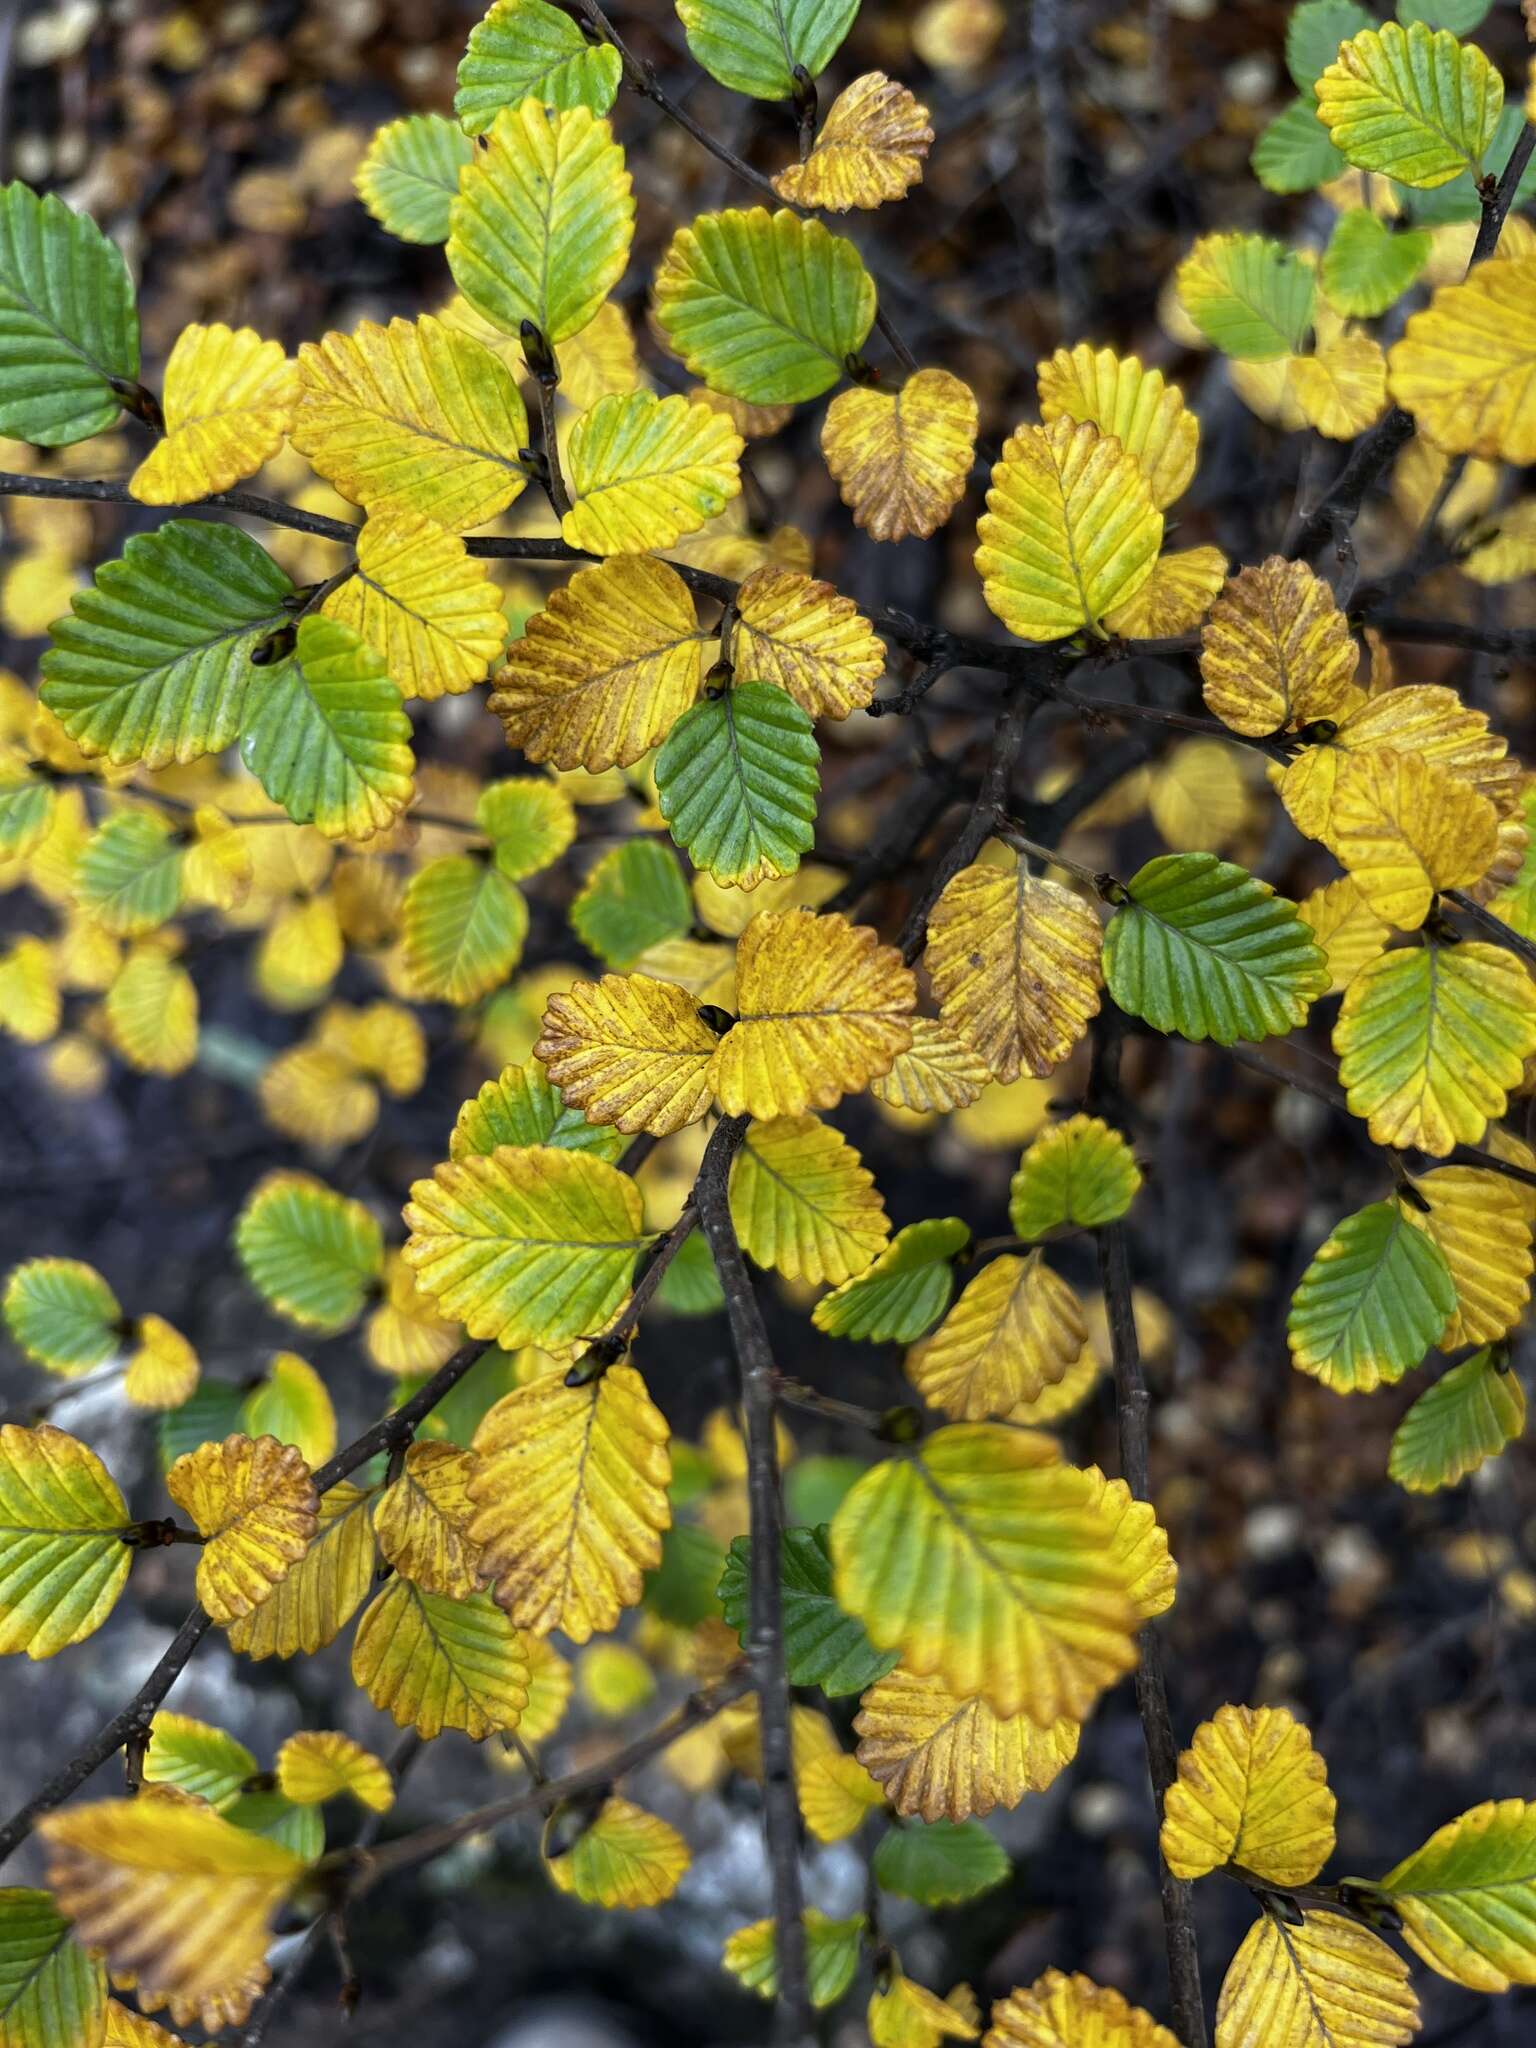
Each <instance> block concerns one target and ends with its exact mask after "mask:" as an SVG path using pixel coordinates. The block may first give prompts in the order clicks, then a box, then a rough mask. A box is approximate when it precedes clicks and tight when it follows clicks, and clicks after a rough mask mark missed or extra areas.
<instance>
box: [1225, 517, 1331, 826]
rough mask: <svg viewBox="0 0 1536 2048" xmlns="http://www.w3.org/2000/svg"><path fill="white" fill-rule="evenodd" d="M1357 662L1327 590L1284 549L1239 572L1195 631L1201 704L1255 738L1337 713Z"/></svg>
mask: <svg viewBox="0 0 1536 2048" xmlns="http://www.w3.org/2000/svg"><path fill="white" fill-rule="evenodd" d="M1357 661H1358V656H1357V654H1356V652H1355V643H1354V641H1353V640H1351V638H1350V636H1349V622H1348V620H1347V619H1346V618H1345V616H1344V614H1343V613H1342V612H1341V611H1340V610H1339V608H1338V605H1337V604H1336V603H1335V602H1334V596H1333V592H1332V591H1331V590H1330V589H1329V587H1328V585H1327V584H1326V583H1325V582H1324V581H1323V580H1322V578H1321V577H1320V576H1317V575H1314V574H1313V572H1312V571H1311V570H1310V569H1309V568H1308V567H1307V566H1306V564H1305V563H1304V562H1288V561H1286V559H1285V557H1284V556H1283V555H1271V556H1269V558H1268V559H1267V560H1266V561H1263V562H1260V563H1259V564H1258V565H1257V567H1255V568H1251V569H1242V570H1239V572H1238V573H1237V575H1236V576H1234V577H1233V578H1232V580H1231V581H1230V582H1229V583H1228V584H1227V586H1226V588H1225V590H1223V592H1222V594H1221V596H1220V597H1219V598H1218V599H1217V600H1216V603H1215V605H1214V607H1213V608H1212V611H1211V615H1210V617H1209V618H1208V619H1207V620H1206V622H1205V627H1204V630H1203V631H1202V633H1201V636H1200V677H1201V684H1202V689H1203V692H1204V696H1205V701H1206V703H1207V704H1208V705H1209V706H1210V708H1211V710H1212V711H1214V712H1215V714H1216V716H1217V717H1218V718H1219V719H1221V721H1222V722H1223V724H1225V725H1229V726H1231V728H1232V730H1233V731H1234V732H1241V733H1249V734H1252V735H1254V736H1256V737H1257V736H1262V735H1265V734H1268V733H1272V732H1281V731H1283V730H1285V729H1286V728H1287V727H1290V726H1300V725H1306V724H1308V723H1310V722H1311V721H1312V720H1313V719H1317V718H1336V717H1338V715H1339V714H1340V712H1341V711H1343V710H1346V709H1347V708H1348V706H1349V704H1350V701H1351V698H1352V697H1353V694H1354V677H1355V667H1356V663H1357ZM1302 829H1303V830H1305V829H1306V828H1305V827H1303V828H1302Z"/></svg>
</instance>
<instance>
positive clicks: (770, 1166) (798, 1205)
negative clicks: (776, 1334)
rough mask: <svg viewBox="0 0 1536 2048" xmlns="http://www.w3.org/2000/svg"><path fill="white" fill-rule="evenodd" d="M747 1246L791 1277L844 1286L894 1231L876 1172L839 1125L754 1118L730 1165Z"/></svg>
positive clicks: (734, 1215)
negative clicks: (757, 1121)
mask: <svg viewBox="0 0 1536 2048" xmlns="http://www.w3.org/2000/svg"><path fill="white" fill-rule="evenodd" d="M730 1205H731V1221H732V1222H733V1223H734V1225H735V1227H736V1235H737V1236H738V1238H739V1239H740V1240H741V1246H742V1249H743V1250H744V1251H745V1252H746V1253H747V1254H748V1255H749V1256H750V1257H751V1258H753V1259H755V1260H756V1261H757V1263H758V1265H760V1266H770V1267H773V1268H774V1269H775V1270H776V1271H778V1272H780V1273H782V1274H783V1275H784V1277H785V1278H786V1279H787V1280H805V1281H809V1282H811V1283H813V1284H814V1283H816V1282H819V1281H823V1280H825V1281H830V1282H831V1284H832V1285H833V1286H834V1287H836V1286H841V1284H842V1283H843V1281H845V1280H851V1279H852V1278H853V1276H854V1275H855V1274H856V1273H862V1272H863V1271H864V1268H865V1267H866V1266H867V1265H869V1263H870V1261H871V1260H872V1259H874V1258H876V1257H877V1256H878V1255H879V1253H880V1251H881V1249H882V1248H883V1246H884V1244H885V1242H886V1239H887V1238H888V1237H889V1236H890V1234H891V1225H890V1219H889V1217H888V1216H887V1215H886V1213H885V1204H884V1203H883V1202H882V1201H881V1199H880V1193H879V1190H878V1189H877V1188H876V1186H875V1177H874V1175H873V1174H872V1173H871V1172H870V1171H869V1169H868V1168H867V1167H866V1166H865V1165H864V1164H863V1162H862V1161H861V1160H860V1158H859V1155H858V1153H857V1152H856V1151H855V1150H854V1149H853V1147H852V1146H851V1145H850V1144H849V1143H848V1140H847V1139H846V1138H845V1137H844V1136H843V1134H842V1133H841V1131H835V1130H833V1129H832V1127H831V1125H830V1124H824V1123H822V1122H821V1120H820V1118H818V1117H814V1116H790V1117H781V1118H778V1119H776V1120H775V1121H773V1122H771V1123H753V1124H751V1125H750V1126H749V1127H748V1130H747V1135H746V1140H745V1142H744V1143H743V1145H742V1148H741V1150H740V1151H739V1152H738V1153H737V1155H736V1157H735V1159H734V1161H733V1162H732V1165H731V1179H730Z"/></svg>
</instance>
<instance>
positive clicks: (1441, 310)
mask: <svg viewBox="0 0 1536 2048" xmlns="http://www.w3.org/2000/svg"><path fill="white" fill-rule="evenodd" d="M1533 375H1536V255H1533V256H1522V257H1519V258H1516V259H1514V260H1513V261H1505V262H1500V263H1479V264H1478V265H1477V267H1476V269H1475V270H1473V271H1472V273H1471V275H1470V276H1469V277H1468V278H1467V279H1466V281H1465V282H1464V283H1462V284H1449V285H1442V286H1441V288H1440V290H1439V291H1437V292H1436V293H1435V295H1434V297H1433V299H1431V301H1430V303H1429V305H1428V306H1427V307H1426V308H1425V309H1424V311H1423V312H1421V313H1414V314H1411V315H1410V316H1409V320H1408V324H1407V326H1406V327H1405V328H1404V329H1403V335H1402V339H1401V340H1400V341H1398V342H1396V343H1395V344H1394V345H1393V348H1392V352H1391V354H1390V355H1389V356H1388V358H1387V383H1388V388H1389V389H1390V391H1391V393H1392V397H1393V398H1394V400H1395V401H1396V402H1397V404H1399V405H1400V406H1402V407H1403V409H1404V411H1406V412H1410V413H1412V414H1413V417H1414V421H1415V424H1416V425H1417V426H1418V429H1419V431H1420V433H1422V434H1424V435H1425V436H1426V437H1427V438H1428V439H1429V440H1430V441H1432V442H1433V443H1434V444H1435V446H1436V447H1437V448H1440V449H1442V450H1444V452H1445V453H1446V454H1448V455H1478V456H1482V457H1484V458H1485V459H1487V460H1488V461H1490V462H1500V461H1502V462H1513V463H1526V462H1536V406H1533V405H1532V404H1531V402H1530V393H1531V379H1532V376H1533Z"/></svg>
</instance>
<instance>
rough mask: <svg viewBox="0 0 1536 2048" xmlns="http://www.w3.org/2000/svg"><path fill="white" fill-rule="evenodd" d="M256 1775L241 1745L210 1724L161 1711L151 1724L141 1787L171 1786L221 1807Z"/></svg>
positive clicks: (254, 1765)
mask: <svg viewBox="0 0 1536 2048" xmlns="http://www.w3.org/2000/svg"><path fill="white" fill-rule="evenodd" d="M255 1775H256V1759H255V1757H253V1756H252V1755H251V1752H250V1751H249V1750H248V1749H247V1748H246V1746H245V1744H244V1743H243V1742H237V1741H236V1740H235V1738H234V1736H233V1735H226V1734H225V1732H224V1730H223V1729H222V1728H215V1727H214V1726H213V1725H212V1723H211V1722H208V1721H194V1720H193V1718H192V1716H191V1715H190V1714H173V1713H170V1712H168V1711H167V1710H166V1709H165V1708H162V1709H161V1710H160V1712H159V1713H158V1714H156V1716H155V1718H154V1720H153V1721H152V1722H151V1723H150V1728H149V1748H148V1749H147V1750H146V1751H145V1752H144V1780H145V1783H146V1784H149V1785H174V1786H175V1787H176V1789H177V1790H178V1791H179V1792H190V1793H191V1794H192V1796H193V1798H195V1799H206V1800H208V1801H209V1803H210V1804H211V1805H214V1806H220V1805H222V1804H223V1802H224V1801H225V1800H226V1799H232V1798H233V1797H234V1796H235V1794H236V1793H237V1792H238V1791H239V1790H240V1787H241V1786H242V1785H243V1784H244V1783H245V1781H246V1779H247V1778H254V1777H255Z"/></svg>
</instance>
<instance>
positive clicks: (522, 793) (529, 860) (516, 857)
mask: <svg viewBox="0 0 1536 2048" xmlns="http://www.w3.org/2000/svg"><path fill="white" fill-rule="evenodd" d="M475 823H476V824H477V825H478V826H479V828H480V830H481V831H482V832H483V833H484V834H485V836H486V837H487V839H489V840H490V842H491V850H492V852H493V853H494V855H495V857H496V865H497V867H498V868H500V870H501V872H502V873H503V874H504V875H505V876H506V878H507V880H508V881H509V882H518V881H521V880H522V878H523V876H524V875H533V874H537V873H538V871H539V869H540V868H547V867H548V866H549V865H550V864H551V862H553V861H557V860H558V859H559V858H560V856H561V854H562V853H564V851H565V849H566V848H567V847H568V846H569V845H570V843H571V841H572V840H573V839H574V838H575V837H576V807H575V805H574V804H573V803H572V802H571V800H570V798H569V797H568V796H567V795H566V793H565V791H564V790H563V789H557V788H556V787H555V785H554V783H552V782H549V781H546V780H545V778H544V777H542V776H538V775H511V776H508V777H507V779H506V780H505V781H504V782H488V783H487V784H486V785H485V787H484V789H482V790H481V792H480V797H479V801H478V802H477V803H476V805H475Z"/></svg>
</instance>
